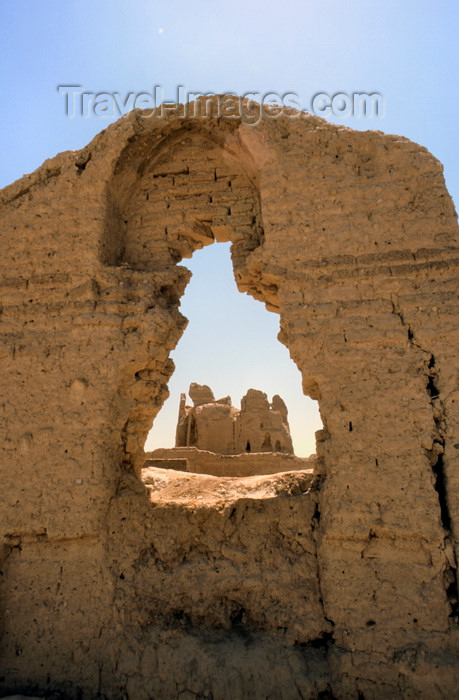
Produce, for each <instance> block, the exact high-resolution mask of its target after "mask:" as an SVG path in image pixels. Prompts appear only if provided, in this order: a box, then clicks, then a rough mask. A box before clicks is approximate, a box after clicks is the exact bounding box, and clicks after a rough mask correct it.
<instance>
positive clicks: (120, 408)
mask: <svg viewBox="0 0 459 700" xmlns="http://www.w3.org/2000/svg"><path fill="white" fill-rule="evenodd" d="M0 221H1V236H2V258H1V263H0V264H1V288H2V291H1V315H0V331H1V346H0V351H1V371H2V383H3V384H2V401H1V412H0V429H1V441H0V445H1V449H2V462H1V470H2V471H1V478H2V494H3V497H2V499H1V505H0V509H1V510H0V528H1V536H2V549H1V567H0V571H1V575H0V606H1V608H0V621H1V622H0V645H1V646H0V649H1V653H0V690H2V692H3V694H5V695H7V694H14V693H22V694H28V695H41V696H44V695H45V694H50V693H52V692H54V693H57V692H59V693H61V696H63V697H66V698H71V699H72V700H76V699H77V698H78V699H79V700H92V698H95V697H98V698H101V699H104V698H105V699H107V700H108V699H110V700H122V699H126V698H128V700H150V699H151V698H161V699H164V700H166V699H169V698H183V699H184V698H191V697H194V698H209V699H210V698H213V700H229V699H231V700H234V699H236V698H237V699H238V700H239V699H241V700H244V699H248V698H270V700H293V699H296V698H298V699H300V698H303V699H304V698H308V699H309V698H311V699H313V698H314V699H315V698H339V699H343V700H348V699H349V698H351V699H355V700H363V699H365V700H379V699H386V698H391V699H392V698H414V697H416V698H429V699H435V700H436V699H437V698H438V699H440V698H448V699H449V698H455V697H456V696H457V688H458V687H459V663H458V654H459V627H458V586H457V561H458V543H459V448H458V446H459V431H458V424H459V375H458V365H459V360H458V342H459V330H458V329H459V325H458V322H457V321H458V318H459V313H458V294H457V290H458V274H457V268H458V262H459V240H458V225H457V216H456V213H455V210H454V206H453V203H452V200H451V198H450V196H449V194H448V192H447V190H446V188H445V184H444V179H443V173H442V166H441V164H440V163H439V162H438V161H437V160H436V159H435V158H434V157H433V156H432V155H430V153H428V152H427V151H426V149H425V148H423V147H421V146H418V145H416V144H414V143H411V142H410V141H408V140H407V139H404V138H402V137H400V136H390V135H386V134H383V133H381V132H376V131H373V132H364V131H352V130H351V129H348V128H344V127H340V126H334V125H331V124H327V123H326V122H325V121H323V120H321V119H319V118H316V117H313V116H309V115H303V116H302V117H301V118H291V117H289V115H288V113H284V114H283V115H281V116H279V117H278V118H277V119H273V118H272V117H269V116H266V115H265V116H264V117H263V119H262V120H261V121H260V122H259V123H258V124H257V125H256V126H252V125H249V124H245V123H244V121H243V119H242V118H239V117H238V116H237V114H233V115H232V116H227V117H224V116H220V117H218V116H215V115H214V116H212V115H209V116H201V117H197V116H193V115H191V116H190V114H188V113H185V111H184V109H183V108H182V113H181V114H175V113H173V112H170V113H169V114H166V115H165V116H164V118H162V119H160V118H155V117H151V116H150V117H149V118H148V117H146V115H143V114H142V113H140V112H132V113H130V114H129V115H127V116H126V117H124V118H122V119H121V120H119V121H118V122H117V123H116V124H113V125H111V126H110V127H109V128H107V129H106V130H105V131H103V132H101V133H100V134H98V135H97V136H96V137H95V138H94V140H93V141H92V142H91V143H90V144H89V145H88V146H87V147H85V148H84V149H82V150H81V151H76V152H75V151H68V152H66V153H62V154H60V155H58V156H56V157H54V158H51V159H50V160H47V161H46V162H45V163H44V164H43V165H42V166H41V167H40V168H38V170H36V171H35V172H34V173H32V174H30V175H25V176H24V177H23V178H21V179H20V180H18V181H17V182H15V183H13V184H12V185H10V186H9V187H6V188H5V189H4V190H2V192H1V193H0ZM215 241H216V242H217V243H218V242H219V241H231V242H232V249H231V255H232V261H233V267H234V274H235V279H236V283H237V285H238V288H239V290H240V291H241V292H247V293H249V294H251V295H252V296H253V297H254V298H255V299H258V300H260V301H262V302H263V303H264V304H265V305H266V306H267V308H268V309H269V310H271V311H273V312H275V313H277V314H279V319H280V329H281V330H280V334H279V340H280V341H281V342H282V343H284V344H285V345H286V346H287V348H288V349H289V352H290V355H291V357H292V359H293V361H294V362H295V363H296V365H297V366H298V368H299V370H300V371H301V373H302V384H303V390H304V393H305V394H307V395H309V396H311V397H312V398H314V399H316V400H317V401H318V403H319V407H320V413H321V417H322V421H323V425H324V429H323V430H322V431H321V432H320V433H319V434H318V436H317V458H313V460H312V461H311V462H308V463H307V468H306V469H292V470H287V471H284V470H282V472H281V473H275V474H272V473H271V474H270V473H269V469H265V470H264V472H263V473H260V471H258V472H257V473H255V474H252V475H248V476H247V475H246V476H238V475H237V474H235V475H232V476H229V475H228V474H229V472H228V471H225V470H226V469H227V466H224V467H223V468H222V471H221V472H220V474H226V475H215V474H212V473H205V467H203V472H204V473H197V472H198V471H199V469H198V468H194V470H193V471H194V472H195V473H189V472H184V471H180V470H174V469H161V468H157V467H154V466H149V463H148V459H147V462H146V461H145V460H146V456H145V454H144V450H143V445H144V443H145V439H146V435H147V433H148V431H149V429H150V427H151V425H152V421H153V420H154V418H155V416H156V414H157V413H158V411H159V410H160V409H161V406H162V405H163V403H164V401H165V399H166V397H167V395H168V389H167V383H168V380H169V378H170V376H171V374H172V372H173V369H174V366H173V363H172V361H171V360H170V358H169V355H170V352H171V351H172V350H173V348H174V347H175V345H176V344H177V342H178V340H179V339H180V337H181V335H182V333H183V330H184V328H185V326H186V323H187V321H186V319H185V318H184V317H183V316H182V315H181V314H180V311H179V305H180V297H181V296H182V294H183V292H184V289H185V287H186V285H187V282H188V280H189V278H190V273H189V271H188V270H187V269H186V267H184V266H183V265H180V264H179V263H180V261H181V260H182V259H183V258H187V257H190V256H191V255H192V254H193V252H194V251H195V250H197V249H198V248H201V247H203V246H204V245H208V244H211V243H214V242H215ZM198 400H199V399H198ZM257 400H258V399H257ZM221 405H222V406H223V410H227V408H226V406H229V405H225V404H221ZM191 410H195V411H196V413H197V412H198V411H199V406H198V407H197V408H195V409H191ZM271 410H274V411H277V410H279V413H282V411H281V409H280V408H279V409H277V408H275V407H274V406H273V409H271ZM183 411H184V416H185V415H186V409H185V408H184V409H183ZM229 412H230V413H231V411H229ZM241 413H242V411H241ZM268 432H269V434H270V436H271V435H272V433H271V432H270V431H268ZM240 437H241V440H243V438H242V433H241V436H240ZM206 439H207V438H206ZM208 439H209V440H210V432H209V438H208ZM238 439H239V437H238ZM257 439H258V438H257ZM259 439H262V436H261V435H259ZM270 439H271V445H272V448H273V449H275V446H276V440H277V437H275V436H274V435H272V437H271V438H270ZM273 439H274V444H272V440H273ZM263 440H264V438H263ZM226 444H227V449H229V450H231V449H232V446H233V442H232V441H231V440H230V441H229V443H228V441H227V443H226ZM262 444H263V442H262V443H261V445H262ZM261 445H260V447H261ZM282 445H284V447H285V444H284V443H282V442H281V446H282ZM175 449H177V450H180V449H186V450H191V451H195V452H200V451H199V450H197V448H195V447H193V448H191V447H187V448H175ZM238 449H239V448H238ZM256 449H258V446H257V448H256ZM251 451H252V445H251ZM201 452H203V453H204V452H205V451H201ZM244 452H245V451H244ZM269 454H270V453H262V454H261V459H266V460H267V461H268V457H269ZM274 454H275V456H276V458H278V459H289V458H290V457H292V456H291V455H289V454H283V453H278V454H276V453H274ZM243 456H248V454H244V455H243ZM233 458H234V455H231V454H226V455H221V459H224V460H231V459H233ZM195 461H196V462H197V464H198V467H199V464H200V463H201V459H200V457H199V455H198V456H197V457H196V460H195ZM277 471H279V470H277Z"/></svg>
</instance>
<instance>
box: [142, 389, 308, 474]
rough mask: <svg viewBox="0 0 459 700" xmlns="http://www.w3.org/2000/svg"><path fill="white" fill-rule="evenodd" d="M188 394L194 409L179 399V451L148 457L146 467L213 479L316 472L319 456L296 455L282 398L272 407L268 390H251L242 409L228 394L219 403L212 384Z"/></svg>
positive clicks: (161, 451)
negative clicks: (232, 401) (305, 471)
mask: <svg viewBox="0 0 459 700" xmlns="http://www.w3.org/2000/svg"><path fill="white" fill-rule="evenodd" d="M189 395H190V398H191V400H192V401H193V406H187V405H186V394H181V396H180V406H179V416H178V423H177V433H176V442H175V445H176V446H175V448H159V449H156V450H154V451H153V452H148V453H146V454H145V463H144V469H145V468H147V469H151V468H152V467H157V468H161V469H177V470H180V471H186V472H187V471H189V472H195V473H199V474H212V475H214V476H254V475H256V474H275V473H279V472H283V471H293V470H297V469H302V470H304V469H312V468H315V469H316V470H317V468H318V464H317V459H316V458H315V456H312V457H310V458H308V459H304V458H302V457H295V455H294V454H293V445H292V439H291V437H290V428H289V424H288V418H287V415H288V412H287V406H286V405H285V403H284V401H283V400H282V399H281V397H280V396H278V395H277V394H276V395H275V396H273V400H272V403H269V401H268V398H267V396H266V394H265V393H264V392H262V391H258V390H257V389H249V391H248V392H247V394H246V395H245V396H244V397H243V398H242V401H241V409H240V410H239V409H237V408H235V407H234V406H233V405H232V403H231V398H230V397H229V396H225V398H223V399H217V400H216V399H215V397H214V395H213V392H212V390H211V389H210V388H209V387H208V386H207V385H201V384H196V383H194V382H193V383H192V384H191V385H190V389H189ZM273 444H274V449H273ZM142 478H143V477H142Z"/></svg>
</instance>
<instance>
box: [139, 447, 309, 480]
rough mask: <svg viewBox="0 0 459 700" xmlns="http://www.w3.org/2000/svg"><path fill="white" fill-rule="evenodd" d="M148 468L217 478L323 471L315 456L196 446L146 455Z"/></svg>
mask: <svg viewBox="0 0 459 700" xmlns="http://www.w3.org/2000/svg"><path fill="white" fill-rule="evenodd" d="M145 458H146V462H145V465H144V466H145V467H160V468H161V469H178V470H179V471H185V472H194V473H196V474H211V475H213V476H255V475H261V474H278V473H279V472H291V471H298V470H305V469H312V470H313V471H314V472H315V473H319V472H320V463H319V461H318V459H317V457H316V456H315V455H311V456H310V457H296V456H295V455H293V454H283V453H282V452H244V453H243V454H240V455H222V454H216V453H215V452H207V451H206V450H198V449H196V447H159V448H158V449H156V450H153V451H152V452H146V453H145Z"/></svg>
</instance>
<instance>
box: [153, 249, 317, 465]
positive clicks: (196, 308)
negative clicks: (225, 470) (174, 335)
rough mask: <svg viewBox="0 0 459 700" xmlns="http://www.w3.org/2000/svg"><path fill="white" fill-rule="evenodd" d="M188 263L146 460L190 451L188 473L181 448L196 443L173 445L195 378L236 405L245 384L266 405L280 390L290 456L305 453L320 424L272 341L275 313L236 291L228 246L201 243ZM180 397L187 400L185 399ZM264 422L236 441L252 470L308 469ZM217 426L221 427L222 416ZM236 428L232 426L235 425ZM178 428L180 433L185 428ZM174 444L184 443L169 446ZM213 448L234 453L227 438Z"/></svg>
mask: <svg viewBox="0 0 459 700" xmlns="http://www.w3.org/2000/svg"><path fill="white" fill-rule="evenodd" d="M190 263H191V264H190ZM190 263H188V264H189V266H190V268H191V269H192V270H193V277H192V279H191V281H190V283H189V285H188V287H187V290H186V291H185V294H184V297H183V298H182V307H181V309H182V308H183V313H184V315H185V316H186V317H187V318H188V319H189V324H188V327H187V329H186V330H185V332H184V334H183V336H182V338H181V339H180V341H179V343H178V345H177V348H176V349H175V350H174V351H173V353H172V358H173V361H174V364H175V367H176V369H175V372H174V374H173V376H172V377H171V380H170V382H169V390H170V396H169V398H168V399H167V400H166V402H165V404H164V406H163V408H162V409H161V411H160V412H159V414H158V416H157V417H156V419H155V422H154V425H153V428H152V430H151V432H150V434H149V437H148V438H147V441H146V445H145V451H146V452H147V457H148V460H149V464H150V465H151V464H152V461H151V460H152V459H153V460H156V459H169V460H172V459H173V460H175V461H176V460H177V459H183V458H186V457H187V454H186V453H187V452H188V459H189V468H190V471H191V470H194V468H196V467H195V466H193V465H196V459H197V455H196V454H195V453H194V451H193V450H186V449H183V446H184V445H185V444H188V445H189V446H192V447H196V443H195V442H193V441H191V440H190V441H189V442H187V443H185V441H184V440H183V435H182V436H181V438H180V441H179V442H178V443H176V426H177V419H178V413H179V404H180V394H181V393H185V392H187V391H188V387H189V386H190V384H191V383H192V382H194V381H196V382H197V383H198V384H200V385H205V384H207V385H208V386H209V387H210V389H212V391H213V393H214V396H215V398H216V399H220V397H223V398H226V396H227V394H230V397H231V401H230V403H231V405H232V406H233V408H234V407H237V409H238V410H239V405H240V399H241V398H242V397H243V396H244V395H245V394H247V392H248V390H249V389H250V388H253V389H258V390H261V391H262V392H264V393H265V394H267V402H266V403H268V402H269V403H271V404H272V403H273V396H276V395H279V396H280V397H282V399H283V400H284V402H285V405H286V408H287V409H288V417H287V423H288V425H289V431H290V433H291V437H292V440H293V448H294V449H293V452H294V455H295V456H296V457H301V458H306V457H309V456H310V455H311V454H313V453H315V451H316V447H315V432H316V431H317V430H319V429H321V427H322V424H321V421H320V416H319V413H318V406H317V402H316V401H313V400H312V399H310V398H308V397H305V396H304V394H303V391H302V387H301V374H300V373H299V371H298V369H297V368H296V366H295V364H294V363H293V362H292V360H291V359H290V357H289V353H288V350H287V349H286V347H285V346H284V345H282V344H281V343H279V341H278V340H277V337H276V336H277V334H278V331H279V317H278V315H277V314H274V313H269V312H267V311H266V309H265V308H264V307H263V306H262V305H261V304H259V303H258V302H256V301H255V300H253V299H252V298H251V297H250V296H248V295H245V294H240V292H239V291H238V290H237V288H236V285H235V283H234V277H233V273H232V267H231V261H230V258H229V244H216V245H212V246H209V247H206V249H205V250H203V251H198V252H197V253H195V254H194V255H193V258H192V260H191V261H190ZM220 400H221V399H220ZM186 401H187V403H188V404H190V405H192V401H191V398H187V400H186ZM265 405H266V404H265ZM210 408H212V407H210ZM217 408H218V407H217ZM222 408H223V406H222ZM274 408H275V409H277V410H279V406H276V405H274ZM258 415H259V414H258ZM203 418H205V416H203ZM268 421H269V416H268V419H267V421H262V420H260V422H258V423H257V424H256V426H255V427H256V428H257V430H256V433H257V436H259V444H258V446H256V447H254V444H253V440H252V439H251V438H250V434H249V435H246V437H245V439H244V440H243V441H241V443H240V450H239V451H240V452H242V453H245V454H251V455H252V458H253V462H254V467H253V468H254V469H255V468H257V469H260V471H263V469H266V468H268V469H272V470H275V471H283V470H284V471H287V470H290V469H292V468H311V464H310V463H308V464H301V462H300V461H299V460H295V459H293V457H292V458H290V456H289V455H290V454H291V449H290V448H289V447H288V446H286V445H284V444H281V440H280V439H278V437H277V436H278V435H279V433H277V432H272V431H271V426H270V425H269V422H268ZM221 425H223V426H224V421H222V423H221ZM235 426H236V427H235V430H236V431H237V423H236V424H235ZM250 429H251V428H250V426H249V430H250ZM204 430H205V431H206V434H204V435H203V439H204V449H205V450H206V451H212V447H213V446H212V444H211V443H210V440H212V438H213V436H212V435H209V433H208V432H207V426H206V424H205V423H204ZM224 432H225V431H224V429H223V430H222V431H221V433H220V437H222V438H223V437H224V434H223V433H224ZM229 432H230V431H229V430H228V431H226V432H225V435H226V436H228V435H229ZM183 434H186V429H185V430H184V431H183ZM241 437H243V436H241ZM222 441H223V440H222ZM176 444H178V445H182V447H179V448H178V449H175V450H174V449H172V448H174V447H175V446H176ZM198 447H199V445H198ZM213 449H214V451H215V452H218V453H220V452H221V451H222V450H223V452H226V454H227V455H229V454H231V452H233V451H232V450H231V449H228V443H224V445H223V447H222V442H220V444H219V445H217V446H215V448H213ZM236 452H238V451H237V450H236ZM260 453H263V454H264V464H263V460H262V459H261V457H260V458H259V457H258V455H259V454H260ZM255 455H256V456H255ZM201 458H202V460H205V462H206V463H205V464H202V465H198V467H199V468H200V469H201V470H204V469H209V468H211V467H212V465H211V457H210V455H209V454H206V455H204V456H201ZM257 460H258V463H257V464H256V465H255V462H257ZM276 460H277V463H278V464H279V465H280V466H279V467H278V468H276V467H275V466H274V465H275V463H276ZM215 461H216V462H217V463H218V465H219V468H220V466H221V465H222V463H223V462H226V463H228V465H230V466H231V467H234V463H235V459H234V458H233V457H229V456H227V457H225V458H218V459H217V458H214V462H215ZM246 462H247V460H246ZM155 464H157V466H161V465H160V462H156V461H155ZM169 464H175V462H174V463H172V462H169ZM266 465H268V467H266ZM179 466H180V465H179ZM180 468H183V467H182V466H180ZM247 470H248V465H247ZM219 473H221V471H219ZM231 473H234V472H233V471H232V472H231Z"/></svg>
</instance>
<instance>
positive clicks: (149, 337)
mask: <svg viewBox="0 0 459 700" xmlns="http://www.w3.org/2000/svg"><path fill="white" fill-rule="evenodd" d="M228 124H229V125H228ZM217 127H218V128H215V125H214V124H213V123H212V124H210V125H209V124H207V126H206V127H205V128H204V127H202V126H201V125H196V123H194V124H187V123H186V122H185V121H183V120H182V121H181V122H180V128H178V129H171V128H170V125H169V126H168V125H166V127H163V129H166V131H167V129H169V131H168V133H157V132H156V131H154V130H153V131H152V132H149V133H142V134H140V135H138V136H137V137H135V138H134V139H132V142H131V143H130V144H129V145H128V146H127V147H126V148H125V151H124V152H123V153H122V154H121V156H120V158H119V161H118V164H117V167H116V170H115V173H114V176H113V177H112V179H111V181H110V183H109V186H108V190H107V202H108V207H107V220H106V235H105V236H104V238H103V240H102V242H101V258H102V260H103V262H104V263H105V264H106V265H109V266H111V267H116V268H117V269H119V270H121V271H124V270H126V276H127V278H128V279H129V284H130V285H132V284H133V283H134V282H135V284H136V285H137V286H140V285H143V286H144V287H145V289H147V288H149V285H150V287H151V295H152V299H151V303H150V305H149V306H147V308H146V310H145V313H144V316H143V317H142V320H141V322H139V323H138V325H137V326H136V330H137V331H138V330H139V329H140V327H141V326H143V328H144V331H145V332H144V337H145V341H146V344H145V347H144V349H143V358H142V359H141V358H140V354H142V353H139V367H138V368H135V369H136V371H135V373H134V378H135V384H132V383H131V384H130V382H132V369H133V368H132V367H127V368H126V377H125V381H124V385H123V387H122V390H123V392H124V393H125V395H126V396H127V398H128V401H127V402H126V405H127V406H128V409H129V412H128V415H127V416H126V420H125V423H124V425H123V428H122V434H121V438H122V439H121V453H122V461H123V462H124V464H125V465H127V466H129V464H132V465H134V466H136V467H137V468H138V467H139V466H141V464H142V461H143V454H144V453H143V445H144V442H145V438H146V435H147V433H148V430H149V428H150V427H151V423H152V420H153V419H154V418H155V416H156V414H157V413H158V412H159V410H160V408H161V406H162V404H163V403H164V401H165V399H166V398H167V395H168V387H167V383H168V380H169V378H170V376H171V375H172V373H173V369H174V365H173V362H172V361H171V360H170V359H168V356H169V353H170V351H171V350H172V349H173V348H174V347H175V345H176V343H177V342H178V340H179V338H180V336H181V334H182V332H183V330H184V328H185V325H186V319H185V318H184V317H183V316H182V315H181V314H180V312H179V311H178V306H179V303H180V297H181V295H182V293H183V291H184V289H185V287H186V284H187V282H188V280H189V277H190V274H189V272H188V270H187V269H186V268H184V267H182V266H179V265H177V263H178V262H180V260H181V259H182V258H190V257H191V256H192V254H193V253H194V251H196V250H199V249H200V248H203V247H205V246H208V245H209V244H211V243H213V242H214V241H217V242H220V243H222V242H223V243H226V242H230V241H231V243H232V245H231V257H232V264H233V271H234V276H235V278H236V281H237V285H238V287H239V289H240V290H241V291H249V292H250V294H251V295H252V296H254V297H255V298H258V299H260V300H262V301H264V302H265V303H266V305H267V306H268V308H269V307H270V306H271V310H272V306H273V305H272V303H271V302H272V298H273V294H274V295H275V293H276V289H275V285H273V284H272V282H271V281H269V282H267V283H264V282H263V281H262V280H260V279H259V278H256V279H255V284H254V283H253V279H252V278H253V272H250V273H248V272H247V261H248V259H249V258H250V256H251V254H252V252H253V251H255V250H257V249H258V248H259V247H260V246H262V244H263V238H264V230H263V221H262V215H261V206H260V198H259V186H258V174H257V170H256V168H255V167H254V163H253V160H252V159H251V156H250V154H249V153H247V152H245V151H244V149H243V148H242V147H241V146H240V144H239V145H236V146H234V134H232V132H233V131H234V124H231V122H229V123H228V122H226V123H225V126H224V128H223V127H221V126H218V125H217ZM228 137H231V138H228ZM228 142H230V144H231V145H230V146H228ZM216 247H220V246H212V248H216ZM210 293H211V292H210ZM150 309H151V320H152V325H151V326H150V325H149V318H148V314H149V312H150ZM133 323H134V322H133ZM202 350H203V352H207V353H209V352H210V351H211V349H210V348H209V347H203V348H202ZM273 371H275V369H274V370H273ZM250 385H251V383H250V384H249V386H250ZM184 388H185V389H186V387H184ZM195 428H196V426H195ZM247 442H252V441H250V440H247ZM277 442H279V441H278V440H277V441H276V440H275V439H274V440H273V439H271V445H272V444H277ZM253 448H254V445H253V444H251V451H252V452H253Z"/></svg>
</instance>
